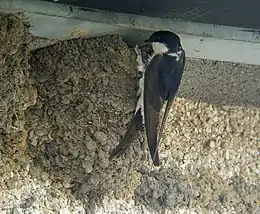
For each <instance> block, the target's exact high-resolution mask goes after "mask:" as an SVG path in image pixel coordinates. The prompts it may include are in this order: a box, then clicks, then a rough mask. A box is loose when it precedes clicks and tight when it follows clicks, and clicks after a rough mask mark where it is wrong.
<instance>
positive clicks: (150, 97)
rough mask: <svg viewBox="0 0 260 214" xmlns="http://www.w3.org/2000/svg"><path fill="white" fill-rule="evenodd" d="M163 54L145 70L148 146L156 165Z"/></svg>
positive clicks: (145, 113)
mask: <svg viewBox="0 0 260 214" xmlns="http://www.w3.org/2000/svg"><path fill="white" fill-rule="evenodd" d="M162 59H163V58H162V56H161V55H157V56H155V57H154V58H153V59H152V61H151V62H150V64H149V65H148V67H147V69H146V71H145V77H144V119H145V130H146V136H147V141H148V147H149V150H150V154H151V157H152V160H153V164H154V165H155V166H158V165H159V155H158V151H156V148H157V127H158V123H159V114H160V110H161V107H162V105H163V99H162V98H161V96H160V91H159V78H158V77H159V69H158V67H159V64H160V62H161V60H162Z"/></svg>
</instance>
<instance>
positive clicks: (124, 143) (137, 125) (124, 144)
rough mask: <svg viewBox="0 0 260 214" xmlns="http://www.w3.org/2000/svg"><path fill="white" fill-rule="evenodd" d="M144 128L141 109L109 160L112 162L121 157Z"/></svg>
mask: <svg viewBox="0 0 260 214" xmlns="http://www.w3.org/2000/svg"><path fill="white" fill-rule="evenodd" d="M141 128H142V117H141V109H139V110H138V111H137V112H136V114H135V115H134V117H133V118H132V120H131V122H130V126H129V128H128V130H127V131H126V133H125V135H124V137H123V138H122V140H121V141H120V143H119V144H118V145H117V146H116V147H115V148H114V149H113V151H112V152H111V154H110V157H109V160H112V159H113V158H115V157H119V156H121V155H122V154H123V153H124V152H125V151H126V150H127V149H128V148H129V146H130V145H131V143H132V142H133V141H134V140H135V138H136V136H137V133H138V131H139V130H141Z"/></svg>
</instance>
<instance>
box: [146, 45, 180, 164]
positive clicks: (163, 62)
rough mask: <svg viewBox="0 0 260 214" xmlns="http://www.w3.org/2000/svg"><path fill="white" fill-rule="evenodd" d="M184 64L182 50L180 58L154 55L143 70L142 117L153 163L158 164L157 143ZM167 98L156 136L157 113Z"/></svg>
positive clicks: (177, 87)
mask: <svg viewBox="0 0 260 214" xmlns="http://www.w3.org/2000/svg"><path fill="white" fill-rule="evenodd" d="M184 64H185V52H184V50H182V54H181V56H180V60H179V61H176V58H175V57H172V56H167V55H163V56H162V55H157V56H155V57H154V58H153V59H152V61H151V63H150V64H149V66H148V68H147V69H146V72H145V79H144V117H145V127H146V134H147V141H148V146H149V149H150V153H151V156H152V160H153V164H154V165H156V166H158V165H159V155H158V145H159V141H160V138H161V135H162V131H163V129H164V125H165V122H166V119H167V116H168V113H169V110H170V108H171V106H172V103H173V100H174V97H175V95H176V93H177V91H178V89H179V85H180V82H181V78H182V74H183V69H184ZM166 100H167V105H166V108H165V112H164V114H163V119H162V122H161V125H160V130H159V137H158V124H159V114H160V110H161V108H162V105H163V103H164V101H166Z"/></svg>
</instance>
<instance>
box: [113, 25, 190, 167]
mask: <svg viewBox="0 0 260 214" xmlns="http://www.w3.org/2000/svg"><path fill="white" fill-rule="evenodd" d="M144 44H149V45H151V46H152V50H153V51H152V55H151V56H149V58H148V59H147V60H145V59H144V58H143V57H142V54H141V50H140V46H138V45H136V47H135V51H136V54H137V59H136V60H137V62H138V70H139V71H140V72H141V74H142V77H141V78H140V80H139V89H138V91H137V103H136V109H135V113H134V116H133V118H132V120H131V122H130V125H129V128H128V129H127V131H126V133H125V134H124V136H123V138H122V139H121V141H120V142H119V144H118V146H117V147H116V148H114V150H113V151H112V152H111V155H110V158H109V159H110V160H111V159H113V158H114V157H119V156H121V155H122V154H123V153H124V152H125V151H126V150H127V148H128V147H129V146H130V144H131V143H132V142H133V141H134V140H135V138H136V136H137V134H138V132H139V131H142V130H143V129H144V130H145V133H146V138H147V142H148V148H149V151H150V155H151V159H152V163H153V165H154V166H159V165H160V160H159V154H158V147H159V142H160V138H161V135H162V132H163V129H164V126H165V122H166V120H167V116H168V113H169V110H170V108H171V106H172V104H173V101H174V98H175V96H176V93H177V92H178V90H179V86H180V84H181V79H182V76H183V71H184V67H185V61H186V54H185V50H184V48H183V47H182V45H181V41H180V37H179V36H178V35H177V34H175V33H174V32H171V31H167V30H158V31H155V32H154V33H152V34H151V35H150V37H149V38H148V39H146V40H145V41H144ZM164 104H166V107H165V110H164V112H163V116H162V120H161V121H160V113H161V111H162V107H163V105H164Z"/></svg>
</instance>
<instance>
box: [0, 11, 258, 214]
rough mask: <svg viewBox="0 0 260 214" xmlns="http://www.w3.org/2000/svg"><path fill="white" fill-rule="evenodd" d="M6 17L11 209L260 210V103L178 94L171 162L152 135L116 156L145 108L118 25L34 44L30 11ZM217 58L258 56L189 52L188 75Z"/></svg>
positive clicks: (2, 123) (2, 206)
mask: <svg viewBox="0 0 260 214" xmlns="http://www.w3.org/2000/svg"><path fill="white" fill-rule="evenodd" d="M0 20H1V25H0V26H1V30H0V35H1V37H0V41H1V45H2V47H3V48H1V50H0V63H1V67H0V85H1V87H0V94H1V103H0V116H1V117H0V140H1V141H0V142H1V153H0V154H1V156H0V157H1V159H0V175H1V182H0V212H1V213H75V214H76V213H160V212H161V211H162V210H164V211H166V213H172V212H174V213H208V212H210V211H212V212H213V213H240V212H241V213H257V210H258V209H259V204H258V203H259V192H260V190H259V186H258V185H257V179H258V177H257V176H258V173H259V166H258V163H257V159H258V158H259V142H260V141H259V139H260V119H259V116H260V109H259V107H258V105H256V107H243V106H241V107H238V106H228V104H229V103H228V102H227V103H226V105H225V106H219V105H218V106H216V105H210V104H207V103H205V102H201V101H199V99H197V98H196V99H197V100H198V101H192V100H189V99H183V98H177V99H176V102H175V104H174V107H173V108H172V110H171V112H170V116H169V120H168V122H167V125H166V126H167V127H166V131H165V133H164V137H163V140H162V144H161V146H160V153H161V157H162V160H163V162H164V163H163V165H162V166H161V167H160V168H156V169H155V168H152V167H151V166H150V165H149V160H150V159H149V154H148V152H147V151H146V150H145V149H146V146H145V147H144V148H143V146H142V145H140V143H142V142H143V139H142V138H141V137H140V139H139V142H140V143H138V142H136V143H135V144H134V145H133V146H132V147H130V148H129V150H128V151H127V153H126V154H125V155H124V156H123V157H122V158H119V159H117V160H114V161H112V162H109V161H108V159H107V158H108V152H109V151H110V150H111V148H112V147H114V146H115V145H116V144H117V143H118V141H119V140H120V137H121V136H122V134H123V133H124V131H125V129H126V128H127V123H128V122H129V120H130V117H131V116H132V114H133V110H134V104H135V87H136V67H135V66H136V62H135V54H134V52H133V50H132V49H129V48H128V47H127V45H126V44H125V43H124V42H123V41H122V39H121V38H120V37H119V36H116V35H115V36H105V37H100V38H96V39H91V40H86V39H77V40H70V41H64V42H58V43H56V44H55V45H52V46H50V47H47V48H42V49H38V50H35V51H31V52H30V50H29V47H30V46H29V44H28V43H29V41H30V38H29V37H30V36H29V35H28V33H27V30H26V28H25V27H24V25H23V24H22V22H21V21H20V20H19V18H18V17H15V16H9V15H1V16H0ZM214 66H215V67H214ZM209 69H215V70H216V71H219V72H220V71H223V72H226V73H227V72H235V71H237V72H240V73H241V74H246V72H245V71H246V70H247V69H249V70H250V71H258V70H259V67H257V66H245V65H237V64H232V63H214V62H212V61H205V60H192V59H188V61H187V67H186V71H187V72H186V74H185V76H184V83H185V84H189V79H190V78H191V75H192V74H194V73H196V72H197V73H200V72H201V73H204V74H206V73H207V71H208V70H209ZM213 76H214V75H213ZM217 77H218V75H217V76H216V78H217ZM213 79H215V78H213ZM192 81H193V83H196V79H195V80H194V79H192ZM200 81H201V80H200ZM207 81H208V80H207ZM213 82H214V81H213ZM215 83H216V84H217V85H221V83H223V82H222V79H221V78H220V79H218V81H216V79H215ZM225 83H227V82H225ZM191 85H192V86H191V87H195V85H196V84H191ZM206 85H208V83H205V87H206ZM222 85H223V89H224V91H228V90H227V88H228V87H229V86H228V85H225V84H222ZM235 85H236V84H235V83H234V86H235ZM255 85H256V87H255V88H256V90H255V91H253V93H257V89H258V88H257V87H259V85H258V83H257V82H255ZM2 86H3V87H2ZM199 86H200V87H201V84H199ZM207 87H208V86H207ZM194 90H195V92H196V87H195V88H194ZM225 93H226V92H225ZM225 93H224V94H223V96H225ZM239 93H241V94H242V95H244V94H243V93H242V92H239ZM196 94H199V92H198V91H197V92H196ZM180 95H182V93H180ZM228 96H230V95H228ZM244 97H245V96H243V99H244ZM202 100H203V99H202ZM250 100H253V99H252V98H250ZM213 103H214V102H213ZM238 103H239V104H241V105H242V103H243V102H241V103H240V102H238ZM249 103H250V102H249ZM257 103H258V102H257ZM233 104H234V103H232V105H233ZM251 104H252V102H251ZM137 169H138V171H136V170H137ZM132 196H133V199H131V198H132ZM103 198H105V199H104V200H103ZM134 201H135V204H134ZM100 202H101V203H100Z"/></svg>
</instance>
